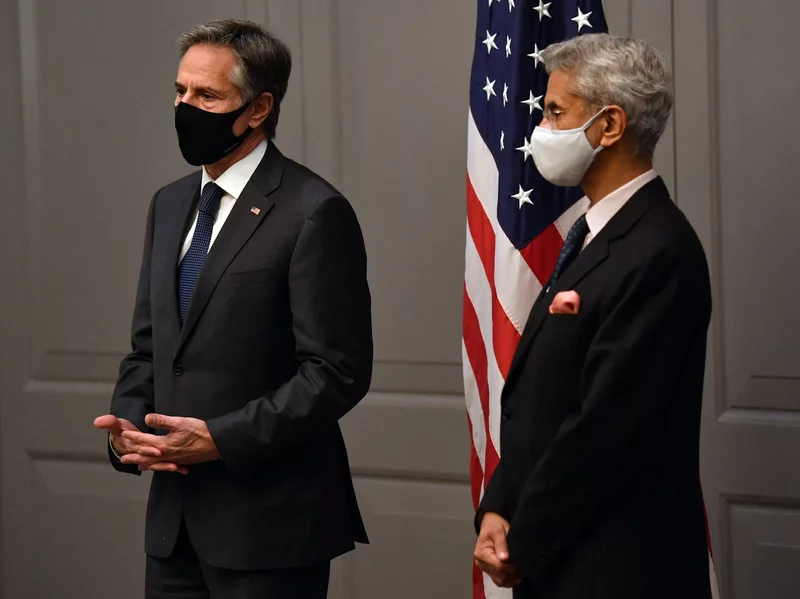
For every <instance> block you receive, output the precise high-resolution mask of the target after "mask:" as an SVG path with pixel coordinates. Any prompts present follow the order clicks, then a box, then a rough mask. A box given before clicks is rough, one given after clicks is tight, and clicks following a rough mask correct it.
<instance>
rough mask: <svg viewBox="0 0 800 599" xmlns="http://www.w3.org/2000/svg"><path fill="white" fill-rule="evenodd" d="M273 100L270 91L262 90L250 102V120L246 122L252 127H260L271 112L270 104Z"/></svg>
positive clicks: (271, 104)
mask: <svg viewBox="0 0 800 599" xmlns="http://www.w3.org/2000/svg"><path fill="white" fill-rule="evenodd" d="M274 102H275V99H274V98H273V97H272V94H271V93H270V92H264V93H263V94H261V95H260V96H258V97H257V98H256V99H255V100H253V102H252V103H251V108H252V110H253V112H252V113H251V115H250V120H249V121H248V122H247V124H248V125H249V126H250V127H252V128H253V129H257V128H258V127H260V126H261V124H262V123H263V122H264V121H265V120H266V118H267V117H268V116H269V114H270V113H271V112H272V106H273V104H274Z"/></svg>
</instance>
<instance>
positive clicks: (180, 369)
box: [172, 364, 183, 376]
mask: <svg viewBox="0 0 800 599" xmlns="http://www.w3.org/2000/svg"><path fill="white" fill-rule="evenodd" d="M172 372H173V373H174V374H175V376H180V375H182V374H183V366H181V365H180V364H175V368H174V369H173V370H172Z"/></svg>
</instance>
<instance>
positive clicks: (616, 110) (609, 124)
mask: <svg viewBox="0 0 800 599" xmlns="http://www.w3.org/2000/svg"><path fill="white" fill-rule="evenodd" d="M598 120H599V121H601V125H600V127H601V129H600V135H601V137H600V145H601V146H603V147H604V148H608V147H611V146H613V145H614V144H616V143H619V141H620V140H621V139H622V138H623V136H624V135H625V131H626V130H627V128H628V115H627V114H625V111H624V110H622V108H620V107H619V106H609V107H608V108H606V111H605V112H604V113H603V114H602V115H601V116H600V118H599V119H598Z"/></svg>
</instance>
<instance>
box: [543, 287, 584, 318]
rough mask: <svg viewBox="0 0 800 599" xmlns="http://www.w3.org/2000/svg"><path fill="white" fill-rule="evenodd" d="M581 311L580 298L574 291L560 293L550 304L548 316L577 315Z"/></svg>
mask: <svg viewBox="0 0 800 599" xmlns="http://www.w3.org/2000/svg"><path fill="white" fill-rule="evenodd" d="M580 309H581V296H580V295H578V294H577V292H575V291H561V292H559V293H557V294H556V296H555V297H554V298H553V302H552V303H551V304H550V314H577V313H578V311H579V310H580Z"/></svg>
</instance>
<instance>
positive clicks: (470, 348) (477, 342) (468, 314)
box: [462, 285, 500, 496]
mask: <svg viewBox="0 0 800 599" xmlns="http://www.w3.org/2000/svg"><path fill="white" fill-rule="evenodd" d="M462 318H463V322H462V327H463V330H464V347H465V348H466V349H467V358H468V359H469V363H470V366H471V368H472V374H473V376H474V377H475V382H476V383H477V386H478V396H479V397H480V401H481V408H482V409H483V422H482V423H475V422H473V423H472V425H473V426H478V424H481V425H483V427H484V430H486V431H487V435H486V455H485V457H484V472H483V478H484V480H486V481H488V480H489V477H491V476H492V473H493V472H494V469H495V468H496V467H497V463H498V462H499V461H500V458H499V456H498V455H497V450H496V449H495V446H494V443H492V439H491V436H490V435H489V434H488V431H489V374H488V361H487V359H486V345H485V343H484V341H483V337H482V336H481V328H480V324H479V323H478V314H477V313H476V312H475V307H474V306H473V305H472V302H471V301H470V299H469V295H468V294H467V288H466V285H465V286H464V313H463V317H462ZM470 438H471V437H470ZM473 485H474V487H478V489H477V492H478V494H479V496H480V479H477V480H475V479H473ZM475 492H476V490H475V488H473V489H472V493H473V496H474V495H475Z"/></svg>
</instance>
